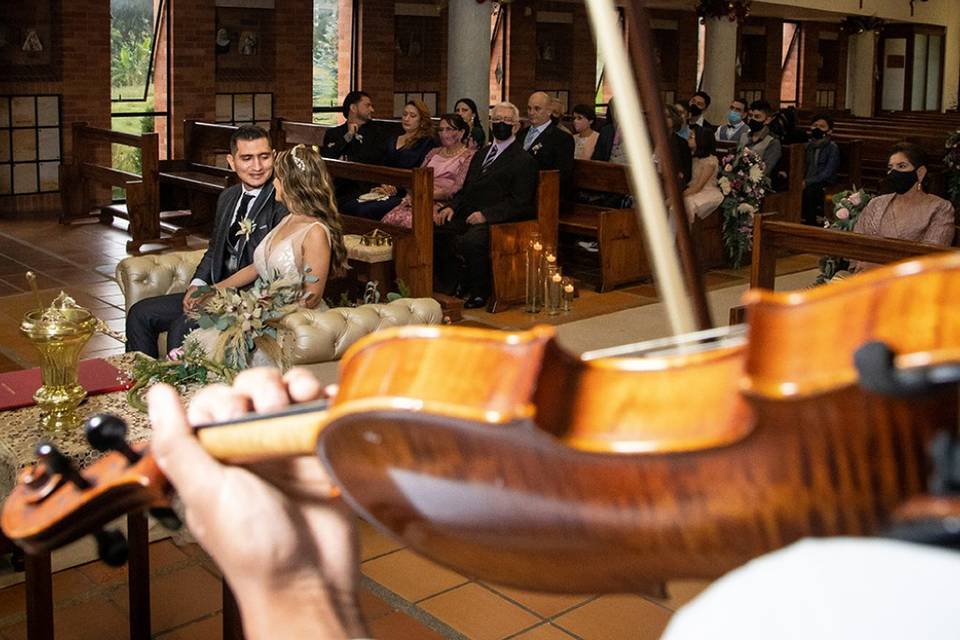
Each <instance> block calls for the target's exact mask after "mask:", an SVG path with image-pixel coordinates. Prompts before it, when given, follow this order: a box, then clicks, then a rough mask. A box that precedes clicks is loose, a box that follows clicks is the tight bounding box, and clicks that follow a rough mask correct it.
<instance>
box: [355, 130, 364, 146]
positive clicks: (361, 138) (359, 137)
mask: <svg viewBox="0 0 960 640" xmlns="http://www.w3.org/2000/svg"><path fill="white" fill-rule="evenodd" d="M353 137H354V139H355V140H356V141H357V142H359V143H360V144H363V136H362V135H360V134H359V133H355V134H353Z"/></svg>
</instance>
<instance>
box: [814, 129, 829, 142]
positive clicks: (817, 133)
mask: <svg viewBox="0 0 960 640" xmlns="http://www.w3.org/2000/svg"><path fill="white" fill-rule="evenodd" d="M826 135H827V132H826V131H824V130H823V129H817V128H816V127H814V128H813V129H810V139H811V140H823V138H824V136H826Z"/></svg>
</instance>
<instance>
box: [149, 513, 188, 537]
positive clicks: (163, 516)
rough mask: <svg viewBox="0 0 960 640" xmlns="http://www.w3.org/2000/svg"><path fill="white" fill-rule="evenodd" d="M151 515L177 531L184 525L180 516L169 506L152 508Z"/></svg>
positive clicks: (168, 527)
mask: <svg viewBox="0 0 960 640" xmlns="http://www.w3.org/2000/svg"><path fill="white" fill-rule="evenodd" d="M150 515H151V516H153V517H154V519H155V520H157V522H159V523H160V524H162V525H163V526H164V527H166V528H167V529H170V530H171V531H176V530H178V529H179V528H180V527H182V526H183V523H182V522H181V521H180V517H179V516H178V515H177V514H176V513H175V512H174V510H173V509H171V508H169V507H155V508H153V509H150Z"/></svg>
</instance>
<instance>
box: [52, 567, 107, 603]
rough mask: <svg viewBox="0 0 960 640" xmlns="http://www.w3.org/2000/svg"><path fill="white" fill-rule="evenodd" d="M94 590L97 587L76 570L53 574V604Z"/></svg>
mask: <svg viewBox="0 0 960 640" xmlns="http://www.w3.org/2000/svg"><path fill="white" fill-rule="evenodd" d="M96 588H97V585H96V584H94V582H93V581H92V580H90V578H88V577H87V576H85V575H84V574H83V573H82V572H81V571H79V570H78V569H76V568H73V569H67V570H66V571H58V572H57V573H55V574H53V601H54V602H63V601H64V600H70V599H71V598H76V597H77V596H82V595H85V594H87V593H89V592H90V591H91V590H93V589H96Z"/></svg>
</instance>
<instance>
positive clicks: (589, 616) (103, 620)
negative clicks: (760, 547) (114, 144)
mask: <svg viewBox="0 0 960 640" xmlns="http://www.w3.org/2000/svg"><path fill="white" fill-rule="evenodd" d="M126 240H127V235H126V233H125V232H124V231H123V230H121V229H119V228H116V227H113V228H111V227H104V226H101V225H99V224H82V225H73V226H69V227H63V226H60V225H59V224H57V223H56V220H55V218H53V217H48V218H33V219H30V220H26V219H14V220H9V219H7V220H3V221H2V222H0V302H2V304H0V371H6V370H13V369H19V368H24V367H30V366H36V365H37V356H36V353H35V351H34V350H33V348H32V346H31V345H30V344H29V343H28V342H27V341H26V340H25V339H24V338H23V337H22V336H21V335H20V333H19V331H18V328H17V327H18V325H19V322H20V319H21V317H22V315H23V313H24V311H26V310H27V309H30V308H33V307H35V306H36V305H35V303H34V298H33V295H32V294H30V293H29V292H28V288H27V283H26V281H25V279H24V277H23V274H24V272H25V271H26V270H28V269H31V270H33V271H34V272H36V273H37V275H38V278H39V283H40V287H41V288H42V289H43V292H42V295H43V299H44V301H45V302H49V300H51V299H52V297H53V296H54V295H56V293H58V292H59V290H60V289H63V290H65V291H67V292H68V293H69V294H70V295H72V296H74V297H75V298H76V299H77V301H78V302H79V303H80V304H83V305H85V306H86V307H88V308H89V309H91V310H92V311H93V312H94V313H95V314H96V315H97V316H99V317H100V318H102V319H103V320H105V321H107V322H108V324H109V325H110V326H111V328H113V329H116V330H120V331H122V329H123V316H124V310H123V297H122V295H121V293H120V291H119V289H118V288H117V285H116V283H114V282H113V281H112V280H111V279H110V277H109V275H110V274H111V273H112V271H113V268H114V266H115V265H116V263H117V262H118V261H119V260H120V259H121V258H123V257H124V256H125V255H126V251H125V249H124V243H125V242H126ZM203 244H204V243H203V241H202V240H201V239H199V238H196V239H193V238H192V239H191V247H200V246H203ZM791 261H792V262H791ZM810 263H811V261H810V258H809V257H799V258H789V259H786V260H784V261H781V264H780V265H778V267H779V268H778V270H780V269H783V270H785V271H790V270H798V269H803V268H809V266H810ZM746 277H747V271H746V270H745V269H741V270H738V271H715V272H711V273H710V274H708V275H707V278H706V283H707V286H708V287H710V288H719V287H726V286H731V285H733V284H738V283H741V282H743V281H744V280H745V279H746ZM656 300H657V292H656V290H655V288H654V287H653V285H651V284H644V283H639V284H637V285H635V286H632V287H628V288H624V289H619V290H617V291H614V292H611V293H606V294H602V295H600V294H597V293H595V292H593V291H591V290H589V289H588V288H586V287H584V289H583V290H582V291H581V297H580V298H578V299H577V300H576V301H575V302H574V308H573V310H572V311H571V312H569V313H567V314H563V315H559V316H552V317H548V316H545V315H543V314H538V315H537V316H531V315H529V314H526V313H524V312H523V311H522V310H518V309H514V310H508V311H506V312H504V313H501V314H497V315H490V314H487V313H485V312H483V311H476V312H468V315H467V317H466V319H467V320H468V321H469V322H470V324H479V325H487V326H494V327H498V328H511V329H513V328H524V327H529V326H531V325H532V324H534V323H537V322H554V323H560V322H569V321H573V320H580V319H584V318H587V317H591V316H595V315H599V314H603V313H609V312H612V311H618V310H621V309H625V308H629V307H634V306H639V305H644V304H650V303H652V302H654V301H656ZM122 350H123V346H122V344H121V343H120V342H118V341H116V340H114V339H113V338H110V337H108V336H97V337H96V338H94V339H93V340H91V341H90V344H89V345H88V346H87V348H86V351H85V353H84V355H85V356H88V357H96V356H107V355H112V354H114V353H118V352H121V351H122ZM360 535H361V546H362V559H363V564H362V567H361V568H362V572H363V576H364V589H363V591H362V593H361V603H362V607H363V611H364V613H365V615H366V618H367V620H368V623H369V626H370V631H371V633H372V634H373V636H374V637H378V638H386V639H390V640H406V639H414V638H416V639H418V640H432V639H441V638H475V639H477V640H486V639H489V640H498V639H506V638H510V639H517V640H519V639H523V640H562V639H570V638H580V639H581V640H601V639H603V640H608V639H609V640H619V639H630V640H646V639H648V638H649V639H653V638H657V637H658V636H659V635H660V633H661V632H662V630H663V628H664V626H665V625H666V623H667V621H668V620H669V617H670V615H671V613H672V611H673V610H674V609H676V608H677V607H679V606H680V605H681V604H683V603H684V602H686V601H687V600H689V599H690V598H691V597H693V596H694V595H695V594H696V593H698V592H699V591H700V590H702V589H703V588H704V586H705V584H704V583H697V582H682V583H676V584H671V585H670V591H671V598H670V599H668V600H658V599H654V598H647V597H641V596H627V595H623V596H603V597H594V596H581V595H576V596H564V595H559V596H558V595H544V594H534V593H528V592H523V591H518V590H514V589H507V588H503V587H498V586H495V585H489V584H484V583H479V582H475V581H471V580H469V579H467V578H466V577H464V576H461V575H458V574H456V573H454V572H452V571H449V570H447V569H444V568H442V567H439V566H437V565H435V564H433V563H432V562H429V561H427V560H425V559H423V558H421V557H419V556H417V555H416V554H414V553H413V552H411V551H409V550H407V549H404V548H403V547H402V546H401V545H399V544H397V543H396V542H395V541H393V540H392V539H389V538H387V537H385V536H383V535H382V534H380V533H379V532H377V531H376V530H375V529H374V528H373V527H371V526H370V525H367V524H366V523H362V522H361V523H360ZM151 559H152V563H153V565H152V567H151V569H152V581H151V594H152V605H153V616H152V622H153V631H154V634H155V637H156V638H160V639H163V640H174V639H177V640H187V639H203V640H210V639H215V638H220V637H221V612H220V611H221V593H220V575H219V572H218V570H217V567H216V566H215V565H214V563H213V562H212V561H211V560H210V559H209V557H207V556H206V554H205V553H203V551H202V550H201V549H200V548H199V547H197V546H196V545H186V546H180V547H178V546H176V545H175V544H173V542H171V541H170V540H163V541H161V542H157V543H154V544H153V545H151ZM54 585H55V599H56V629H57V638H58V640H63V639H70V638H78V639H79V638H84V639H86V638H89V639H96V640H101V639H103V638H123V637H126V635H127V631H126V628H127V627H126V625H127V618H126V615H127V614H126V607H127V603H126V574H125V571H123V570H117V569H110V568H108V567H106V566H104V565H102V564H101V563H97V562H94V563H90V564H86V565H82V566H80V567H76V568H73V569H69V570H66V571H62V572H60V573H58V574H57V575H56V576H55V578H54ZM23 597H24V596H23V585H22V584H20V585H16V586H13V587H8V588H6V589H3V590H2V591H0V638H2V639H4V640H13V639H15V638H24V637H25V633H26V630H25V612H24V599H23Z"/></svg>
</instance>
